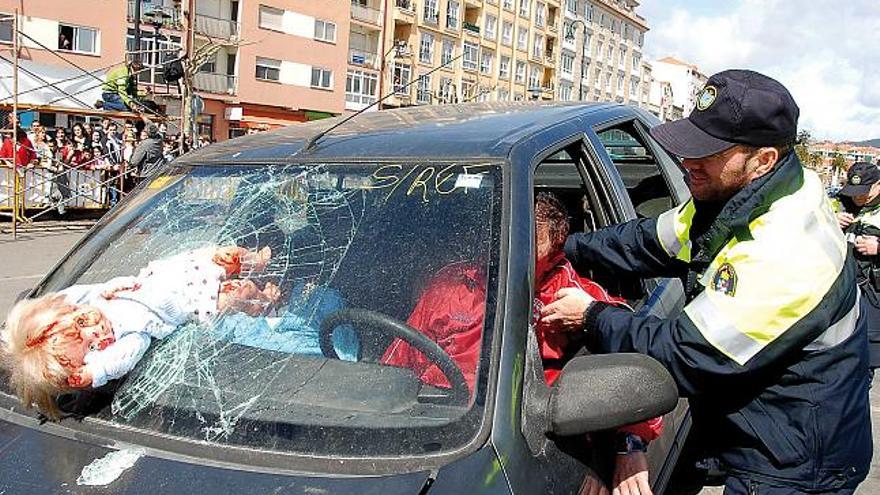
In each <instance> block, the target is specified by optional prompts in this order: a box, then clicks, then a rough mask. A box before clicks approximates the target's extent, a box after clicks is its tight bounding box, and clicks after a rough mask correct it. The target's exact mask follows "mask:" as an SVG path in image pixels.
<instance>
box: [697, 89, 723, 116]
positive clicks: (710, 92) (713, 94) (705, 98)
mask: <svg viewBox="0 0 880 495" xmlns="http://www.w3.org/2000/svg"><path fill="white" fill-rule="evenodd" d="M717 97H718V89H717V88H716V87H715V86H706V87H705V88H703V91H700V96H699V97H697V110H699V111H701V112H702V111H703V110H706V109H707V108H709V107H711V106H712V104H713V103H715V98H717Z"/></svg>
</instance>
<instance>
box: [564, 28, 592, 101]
mask: <svg viewBox="0 0 880 495" xmlns="http://www.w3.org/2000/svg"><path fill="white" fill-rule="evenodd" d="M578 23H580V25H581V26H582V27H583V28H584V46H582V47H581V71H580V74H579V75H578V100H580V101H583V100H584V85H583V80H584V65H585V64H584V59H585V58H586V55H585V54H584V52H585V51H586V49H587V23H585V22H584V21H583V20H581V19H575V20H574V21H572V23H571V24H570V25H569V26H568V31H566V33H565V39H566V41H572V42H574V41H575V37H574V35H575V31H574V27H575V25H577V24H578Z"/></svg>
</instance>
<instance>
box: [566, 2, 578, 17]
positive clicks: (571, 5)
mask: <svg viewBox="0 0 880 495" xmlns="http://www.w3.org/2000/svg"><path fill="white" fill-rule="evenodd" d="M565 10H567V11H568V12H569V13H571V14H577V11H578V0H565Z"/></svg>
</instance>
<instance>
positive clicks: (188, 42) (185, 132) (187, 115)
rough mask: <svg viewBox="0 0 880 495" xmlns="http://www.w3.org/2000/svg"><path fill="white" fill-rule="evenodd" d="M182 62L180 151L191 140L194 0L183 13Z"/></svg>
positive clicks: (188, 3)
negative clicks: (191, 67) (191, 65)
mask: <svg viewBox="0 0 880 495" xmlns="http://www.w3.org/2000/svg"><path fill="white" fill-rule="evenodd" d="M184 21H185V23H184V30H183V34H184V36H183V42H184V56H183V57H184V60H183V67H184V70H183V78H181V81H182V84H181V89H180V111H181V115H180V127H181V129H180V143H179V146H180V149H181V151H182V150H183V149H184V143H186V139H187V138H192V129H193V127H194V122H193V119H194V117H193V114H192V113H193V111H192V110H193V108H192V98H193V89H192V85H193V80H192V79H193V75H192V70H190V67H189V64H191V63H192V62H193V45H194V44H195V31H196V29H195V23H196V2H195V0H187V2H186V12H184Z"/></svg>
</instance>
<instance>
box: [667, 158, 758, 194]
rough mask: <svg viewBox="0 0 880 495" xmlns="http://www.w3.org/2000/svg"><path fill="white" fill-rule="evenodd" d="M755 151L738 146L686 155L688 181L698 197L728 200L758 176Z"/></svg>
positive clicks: (692, 191)
mask: <svg viewBox="0 0 880 495" xmlns="http://www.w3.org/2000/svg"><path fill="white" fill-rule="evenodd" d="M752 158H753V156H752V153H751V152H750V150H749V149H748V148H745V147H743V146H734V147H732V148H728V149H726V150H724V151H721V152H719V153H715V154H714V155H709V156H707V157H703V158H685V159H684V160H682V165H683V166H684V168H685V169H686V170H687V171H688V176H687V183H688V188H690V190H691V195H693V197H694V199H698V200H701V201H726V200H728V199H730V198H731V197H732V196H733V195H734V194H736V193H737V191H739V190H740V189H742V188H744V187H745V186H747V185H748V184H749V183H750V182H751V181H752V180H754V179H755V175H754V170H755V168H756V164H754V163H752V161H753V160H752Z"/></svg>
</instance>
